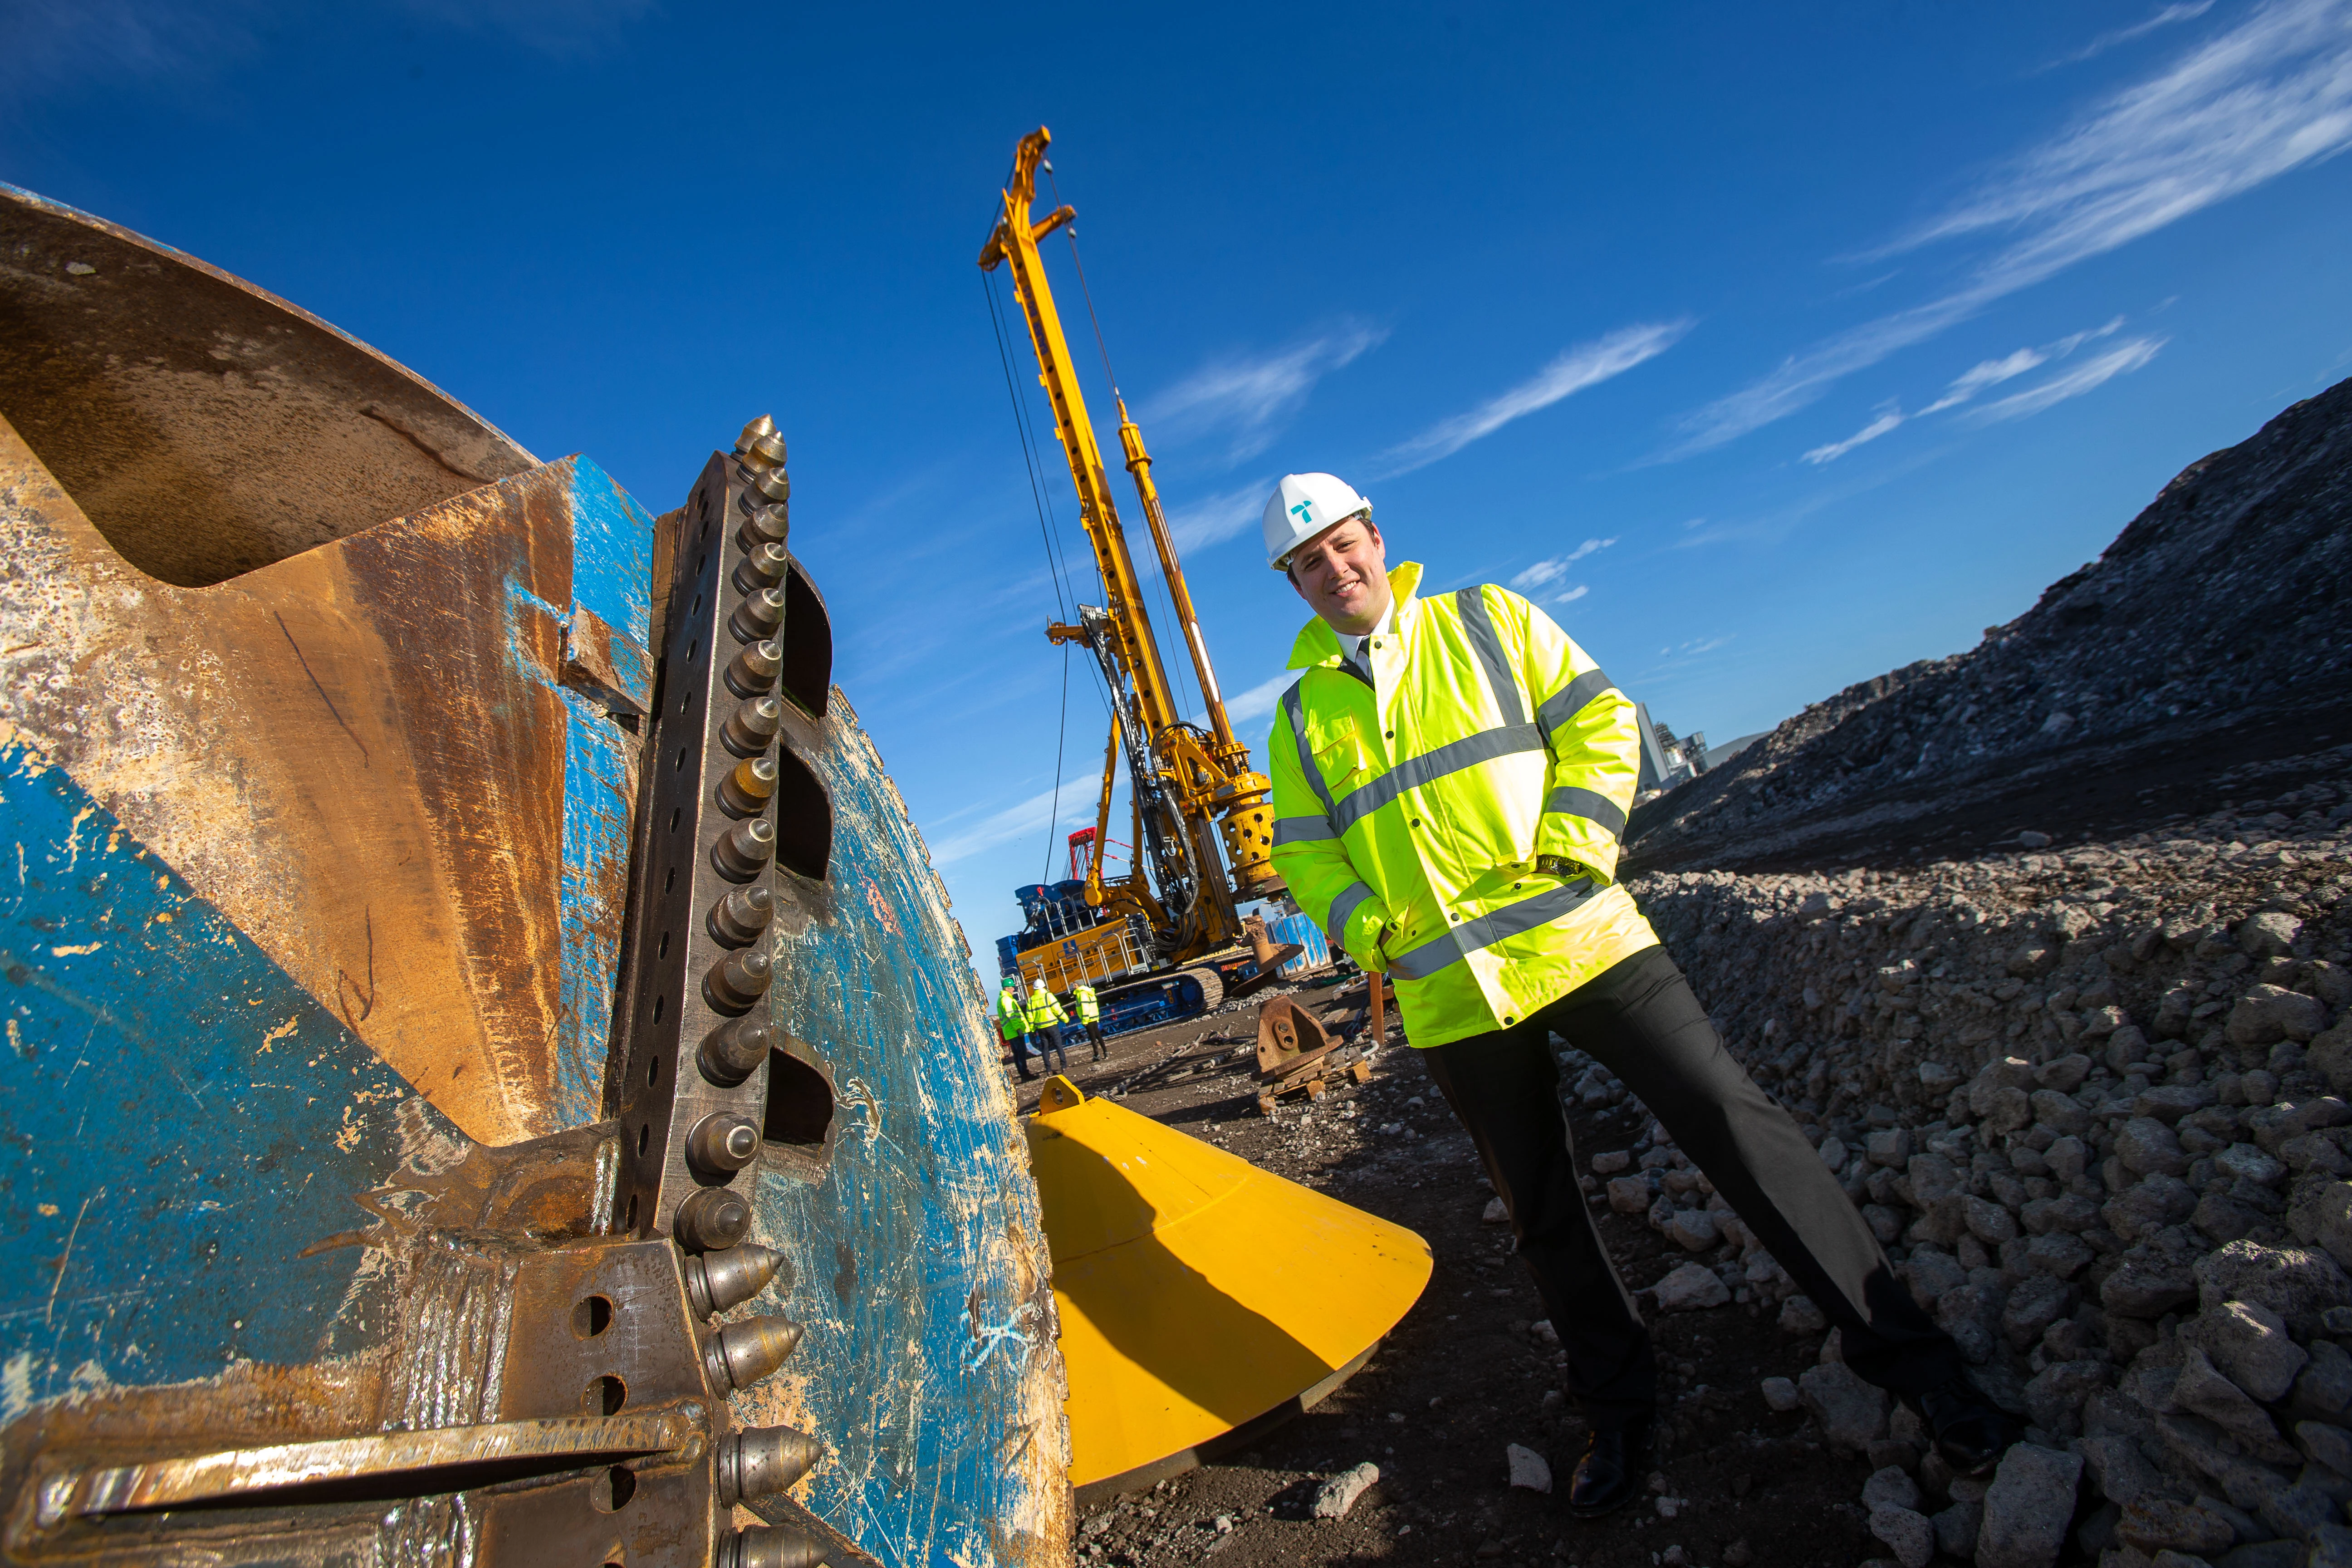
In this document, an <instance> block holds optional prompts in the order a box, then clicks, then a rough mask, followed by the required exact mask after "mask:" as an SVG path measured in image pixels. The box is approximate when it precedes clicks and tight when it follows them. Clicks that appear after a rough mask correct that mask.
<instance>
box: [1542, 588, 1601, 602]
mask: <svg viewBox="0 0 2352 1568" xmlns="http://www.w3.org/2000/svg"><path fill="white" fill-rule="evenodd" d="M1591 592H1592V584H1590V583H1579V584H1577V585H1576V586H1575V587H1573V588H1570V590H1569V591H1568V592H1567V593H1565V594H1554V595H1552V596H1551V597H1550V598H1549V599H1546V600H1545V601H1544V603H1545V604H1547V605H1573V604H1574V603H1576V601H1577V600H1579V599H1581V598H1582V597H1584V595H1587V594H1590V593H1591Z"/></svg>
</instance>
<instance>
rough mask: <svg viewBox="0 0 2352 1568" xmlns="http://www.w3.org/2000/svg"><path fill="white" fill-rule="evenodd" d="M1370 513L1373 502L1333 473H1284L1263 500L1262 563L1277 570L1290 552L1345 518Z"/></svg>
mask: <svg viewBox="0 0 2352 1568" xmlns="http://www.w3.org/2000/svg"><path fill="white" fill-rule="evenodd" d="M1371 515H1372V503H1371V502H1370V501H1368V500H1365V499H1364V498H1363V497H1361V496H1360V495H1358V494H1357V493H1356V492H1355V490H1354V489H1352V488H1350V487H1349V484H1348V481H1347V480H1345V479H1340V478H1339V477H1338V476H1337V475H1334V474H1285V475H1283V476H1282V482H1281V483H1280V484H1278V485H1276V486H1275V487H1274V494H1273V495H1272V496H1271V497H1269V498H1268V499H1267V500H1266V503H1265V563H1266V564H1267V565H1269V566H1271V567H1273V568H1274V569H1275V570H1276V571H1277V572H1279V571H1281V570H1282V567H1283V563H1284V562H1286V561H1288V560H1289V559H1290V552H1292V551H1294V550H1296V549H1297V548H1298V547H1299V546H1300V545H1302V544H1304V543H1306V542H1307V541H1308V540H1310V539H1312V538H1314V537H1315V536H1316V535H1317V534H1318V533H1320V532H1322V531H1324V530H1325V529H1327V528H1336V527H1338V526H1339V524H1340V523H1342V522H1345V521H1348V519H1349V518H1351V517H1356V516H1363V517H1370V516H1371Z"/></svg>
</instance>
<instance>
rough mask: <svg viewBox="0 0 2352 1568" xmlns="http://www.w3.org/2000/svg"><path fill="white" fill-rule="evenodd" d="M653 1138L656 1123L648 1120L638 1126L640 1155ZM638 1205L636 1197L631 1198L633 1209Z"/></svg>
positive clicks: (638, 1150) (638, 1149) (630, 1204)
mask: <svg viewBox="0 0 2352 1568" xmlns="http://www.w3.org/2000/svg"><path fill="white" fill-rule="evenodd" d="M653 1138H654V1124H653V1123H652V1122H650V1121H648V1122H646V1124H645V1125H644V1126H643V1127H640V1128H638V1129H637V1152H638V1153H639V1154H640V1155H642V1154H643V1153H645V1152H646V1148H647V1146H648V1145H650V1144H651V1143H652V1142H653ZM636 1206H637V1201H636V1199H635V1198H631V1199H630V1200H629V1207H630V1208H631V1209H635V1207H636Z"/></svg>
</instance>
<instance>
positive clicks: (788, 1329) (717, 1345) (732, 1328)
mask: <svg viewBox="0 0 2352 1568" xmlns="http://www.w3.org/2000/svg"><path fill="white" fill-rule="evenodd" d="M713 1190H716V1189H713ZM800 1342H801V1326H800V1325H799V1324H798V1323H795V1322H793V1321H792V1320H791V1319H790V1318H784V1317H770V1318H746V1319H745V1320H744V1321H741V1322H740V1323H729V1324H726V1325H725V1326H723V1327H722V1328H720V1329H719V1331H716V1332H715V1333H712V1334H709V1335H707V1336H706V1337H705V1338H704V1339H703V1342H702V1364H703V1366H704V1368H705V1369H706V1370H707V1371H708V1372H709V1373H710V1381H711V1382H712V1383H714V1384H718V1385H719V1387H721V1388H728V1389H740V1388H749V1387H751V1385H752V1384H755V1383H757V1382H759V1381H760V1380H761V1378H763V1377H765V1376H767V1375H768V1374H769V1373H772V1372H773V1371H775V1370H776V1369H777V1368H778V1367H780V1366H782V1365H783V1364H784V1358H785V1357H786V1356H788V1355H790V1354H792V1353H793V1349H794V1347H796V1346H797V1345H799V1343H800Z"/></svg>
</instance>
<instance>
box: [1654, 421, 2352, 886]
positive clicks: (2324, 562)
mask: <svg viewBox="0 0 2352 1568" xmlns="http://www.w3.org/2000/svg"><path fill="white" fill-rule="evenodd" d="M2347 696H2352V381H2345V382H2340V383H2338V384H2336V385H2335V386H2333V387H2331V388H2329V389H2328V390H2327V391H2326V392H2324V393H2322V394H2320V395H2318V396H2316V397H2312V398H2308V399H2306V400H2305V401H2304V402H2301V403H2298V404H2295V405H2293V406H2291V407H2289V408H2287V409H2285V410H2284V411H2283V412H2282V413H2280V414H2279V415H2278V416H2277V417H2275V418H2273V420H2271V421H2270V422H2269V423H2268V424H2267V425H2265V426H2263V428H2262V430H2261V431H2260V432H2258V433H2257V434H2255V435H2254V436H2253V437H2251V438H2249V439H2248V440H2246V441H2244V442H2242V443H2241V444H2239V445H2238V446H2235V447H2229V448H2226V449H2224V450H2222V451H2220V452H2216V453H2214V454H2212V455H2211V456H2210V457H2207V458H2202V459H2200V461H2198V462H2195V463H2192V464H2190V465H2189V467H2188V468H2185V469H2183V470H2182V471H2181V473H2180V475H2179V477H2178V478H2177V479H2174V480H2173V481H2172V482H2171V483H2170V484H2168V485H2167V486H2166V487H2165V488H2164V489H2163V491H2162V492H2161V493H2160V494H2158V497H2157V498H2156V500H2154V501H2153V502H2151V503H2150V504H2149V505H2148V507H2147V510H2144V511H2142V512H2141V513H2140V514H2139V516H2138V517H2137V518H2136V519H2134V520H2133V521H2132V522H2131V524H2130V525H2129V526H2128V527H2126V529H2125V530H2124V531H2123V532H2122V533H2121V534H2119V535H2118V536H2117V537H2116V541H2115V542H2114V543H2113V544H2111V545H2109V546H2108V547H2107V549H2106V551H2105V553H2103V554H2102V555H2101V556H2100V557H2099V558H2098V559H2097V560H2096V561H2095V562H2092V563H2090V564H2088V565H2086V566H2084V568H2083V569H2082V570H2081V571H2079V572H2076V573H2074V574H2072V575H2070V576H2067V577H2065V578H2063V579H2062V580H2061V581H2059V582H2057V583H2054V584H2051V586H2050V587H2049V589H2048V590H2047V591H2046V592H2044V593H2043V594H2042V598H2041V600H2040V602H2039V603H2037V604H2036V605H2034V606H2033V607H2032V609H2030V610H2028V611H2027V612H2026V613H2025V614H2024V615H2022V616H2019V617H2018V618H2017V619H2016V620H2014V621H2011V622H2010V623H2009V624H2008V625H2007V626H1993V627H1989V628H1988V629H1987V631H1986V634H1985V639H1984V641H1983V642H1981V643H1980V644H1979V645H1978V646H1977V647H1973V648H1971V649H1969V651H1967V652H1965V653H1961V654H1957V655H1954V656H1953V657H1951V658H1941V659H1928V660H1923V661H1921V662H1919V663H1917V664H1913V665H1910V666H1907V667H1906V668H1902V669H1897V670H1893V671H1890V672H1889V673H1887V674H1885V675H1881V676H1878V677H1875V678H1874V679H1871V680H1868V681H1864V682H1863V683H1861V684H1859V685H1856V686H1853V687H1850V688H1848V689H1846V690H1844V691H1842V692H1840V693H1838V694H1837V695H1836V696H1834V697H1832V698H1830V699H1828V700H1825V701H1822V702H1818V703H1815V704H1814V705H1813V706H1811V707H1810V708H1808V709H1806V710H1804V711H1803V712H1801V713H1800V714H1798V715H1797V716H1796V717H1795V718H1793V719H1790V720H1789V721H1787V722H1786V723H1784V724H1782V725H1781V726H1780V728H1779V729H1777V730H1775V731H1773V732H1772V733H1771V734H1769V735H1768V736H1767V737H1765V738H1764V739H1763V740H1760V741H1759V742H1756V743H1755V744H1753V745H1751V746H1749V747H1748V748H1747V749H1746V750H1744V751H1742V752H1739V753H1738V756H1737V757H1735V758H1733V759H1732V760H1731V761H1729V762H1727V763H1725V764H1724V765H1723V766H1721V767H1719V768H1717V769H1716V770H1715V771H1714V772H1712V773H1707V774H1706V775H1704V776H1703V777H1700V778H1697V779H1695V780H1693V781H1691V782H1690V783H1688V784H1683V785H1682V786H1680V787H1679V788H1677V789H1675V790H1673V791H1672V792H1670V793H1669V794H1667V795H1664V797H1662V798H1660V799H1659V800H1657V801H1655V802H1653V803H1651V804H1649V805H1646V806H1644V807H1643V808H1642V809H1641V810H1638V811H1637V812H1636V813H1635V814H1634V817H1633V824H1632V827H1631V830H1630V832H1631V836H1630V837H1629V845H1630V847H1631V848H1632V850H1633V857H1634V859H1635V861H1636V862H1637V863H1639V864H1640V865H1643V866H1645V867H1652V868H1657V867H1667V866H1672V867H1677V868H1680V867H1689V866H1696V865H1712V866H1722V865H1760V864H1767V863H1772V862H1776V861H1777V862H1779V863H1783V864H1785V863H1787V862H1788V860H1789V859H1790V858H1792V857H1794V858H1804V857H1808V856H1817V855H1819V854H1821V853H1823V852H1824V851H1826V852H1828V853H1840V854H1845V855H1849V856H1853V855H1855V854H1857V853H1858V852H1859V849H1860V847H1861V845H1862V843H1863V840H1864V839H1865V838H1867V837H1872V836H1880V837H1886V836H1890V835H1891V836H1894V837H1902V836H1904V835H1905V834H1906V832H1910V831H1916V830H1922V828H1923V825H1927V824H1932V823H1935V822H1939V821H1940V822H1945V823H1952V822H1955V821H1959V820H1965V819H1968V818H1969V816H1970V815H1971V814H1972V813H1974V814H1979V815H1981V814H1984V813H1997V812H1998V811H1999V810H2000V808H2001V807H2002V805H2003V804H2004V803H2005V802H2011V801H2014V800H2015V799H2017V798H2018V797H2019V796H2020V795H2021V794H2023V793H2028V792H2030V791H2032V789H2034V788H2036V787H2039V786H2045V785H2046V786H2050V787H2053V788H2065V787H2071V783H2072V781H2074V780H2076V779H2080V778H2083V777H2084V776H2089V775H2095V774H2101V773H2105V774H2115V773H2143V772H2144V773H2147V775H2148V776H2150V777H2152V778H2166V779H2173V778H2180V777H2184V776H2185V777H2193V778H2194V779H2196V780H2198V781H2200V783H2201V782H2202V781H2203V780H2204V779H2205V778H2207V777H2208V776H2210V774H2211V773H2216V772H2219V771H2220V770H2221V768H2224V767H2226V766H2228V765H2229V763H2230V760H2231V758H2232V756H2233V754H2242V753H2243V751H2244V748H2247V747H2249V746H2252V747H2255V748H2256V749H2258V750H2262V751H2263V752H2264V753H2265V754H2272V753H2275V752H2280V751H2281V750H2282V749H2292V750H2303V749H2305V748H2303V747H2301V746H2298V745H2296V743H2295V742H2294V734H2295V732H2296V731H2298V730H2304V729H2315V730H2318V731H2327V730H2329V729H2331V728H2333V727H2334V726H2335V724H2336V723H2340V721H2341V719H2342V715H2343V712H2344V710H2345V708H2346V706H2347ZM2250 720H2252V721H2255V722H2252V723H2250V722H2249V721H2250ZM2255 731H2262V732H2261V733H2259V734H2258V733H2255ZM2333 738H2334V739H2336V740H2339V741H2340V740H2342V739H2344V738H2345V737H2344V736H2342V735H2336V736H2335V737H2333ZM2200 809H2201V803H2200ZM2100 820H2101V824H2102V825H2105V823H2107V822H2111V821H2113V820H2116V818H2114V817H2112V816H2108V817H2102V818H2101V819H2100ZM1979 826H1981V825H1979ZM2007 826H2008V827H2009V828H2010V829H2011V831H2014V829H2015V827H2017V826H2021V825H2019V824H2016V823H2013V822H2012V823H2010V824H2008V825H2007ZM1994 836H1995V835H1994V834H1993V833H1992V832H1990V831H1982V832H1974V833H1973V836H1972V838H1971V841H1972V842H1975V843H1984V842H1987V841H1989V840H1990V838H1991V837H1994Z"/></svg>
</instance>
